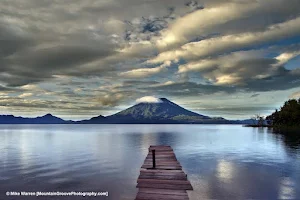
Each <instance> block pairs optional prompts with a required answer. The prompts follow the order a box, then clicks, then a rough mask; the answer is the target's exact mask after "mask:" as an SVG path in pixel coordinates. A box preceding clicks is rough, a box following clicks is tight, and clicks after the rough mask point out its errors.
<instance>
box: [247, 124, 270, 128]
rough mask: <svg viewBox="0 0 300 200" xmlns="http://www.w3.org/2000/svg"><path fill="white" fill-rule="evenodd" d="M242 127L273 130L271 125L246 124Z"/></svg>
mask: <svg viewBox="0 0 300 200" xmlns="http://www.w3.org/2000/svg"><path fill="white" fill-rule="evenodd" d="M244 127H253V128H260V127H261V128H273V127H274V126H273V125H256V124H246V125H244Z"/></svg>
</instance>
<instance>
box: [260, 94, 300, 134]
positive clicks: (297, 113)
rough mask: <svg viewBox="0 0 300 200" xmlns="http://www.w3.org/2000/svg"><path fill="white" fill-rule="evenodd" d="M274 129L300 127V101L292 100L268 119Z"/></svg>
mask: <svg viewBox="0 0 300 200" xmlns="http://www.w3.org/2000/svg"><path fill="white" fill-rule="evenodd" d="M266 119H267V120H268V121H270V123H271V124H272V125H273V126H274V127H282V128H291V129H292V128H299V127H300V99H298V100H296V99H291V100H288V101H286V102H285V103H284V105H283V106H282V107H281V108H280V110H279V111H278V110H276V111H275V112H274V113H272V114H271V115H270V116H268V117H267V118H266Z"/></svg>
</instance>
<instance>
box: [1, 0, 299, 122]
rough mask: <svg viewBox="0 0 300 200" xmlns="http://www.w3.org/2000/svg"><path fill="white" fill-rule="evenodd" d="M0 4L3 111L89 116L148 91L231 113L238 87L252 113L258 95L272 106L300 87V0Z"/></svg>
mask: <svg viewBox="0 0 300 200" xmlns="http://www.w3.org/2000/svg"><path fill="white" fill-rule="evenodd" d="M33 11H34V12H33ZM0 13H1V19H0V38H1V39H0V46H1V48H0V97H1V99H0V102H1V105H0V107H1V110H2V112H3V113H7V114H9V113H12V114H17V115H21V114H25V115H36V114H39V113H42V114H45V113H48V112H53V113H54V114H55V113H56V114H59V115H61V116H73V115H80V116H84V117H82V118H87V116H88V117H90V116H94V115H99V114H103V115H106V114H112V113H114V112H116V111H118V110H120V109H123V108H126V107H127V106H130V105H132V104H133V103H134V102H135V100H136V99H137V98H140V97H141V96H148V95H151V96H160V97H167V98H170V99H171V100H174V101H175V102H177V101H178V102H179V103H180V104H182V105H184V106H185V107H187V108H190V109H193V110H195V111H199V112H202V111H205V112H207V113H205V114H207V115H209V114H210V113H209V112H211V114H213V112H214V111H213V110H216V113H219V114H220V115H222V113H224V117H226V116H229V117H230V116H231V115H235V113H233V112H231V113H230V112H229V111H228V110H229V109H232V110H234V105H232V104H230V101H232V99H230V98H229V97H231V96H232V95H235V94H243V95H241V96H242V97H241V98H240V99H239V102H236V105H238V106H237V107H239V108H243V107H244V108H249V109H248V110H249V112H248V111H247V115H249V114H251V108H252V107H251V106H246V105H243V104H245V102H246V101H247V100H248V99H249V97H250V96H251V95H252V98H254V97H255V100H256V101H262V103H261V104H259V105H257V106H254V107H256V108H257V109H258V110H259V108H263V110H264V112H267V110H268V109H266V108H269V107H272V105H274V106H275V105H276V106H277V105H279V103H280V102H278V101H279V100H280V101H283V100H285V99H283V97H288V96H290V95H291V94H292V93H294V92H297V91H299V89H300V69H299V68H300V66H299V63H297V59H299V56H300V37H299V35H300V28H299V27H300V15H299V13H300V1H299V0H289V2H288V3H287V2H286V1H285V0H255V1H247V0H240V1H237V0H202V1H197V0H183V1H182V0H165V1H158V0H151V1H141V0H107V1H99V0H86V1H81V0H67V1H41V0H26V1H17V0H3V1H1V5H0ZM258 93H259V95H256V94H258ZM266 93H268V95H269V96H268V101H263V98H265V94H266ZM269 93H271V94H269ZM279 93H280V96H279V95H278V94H279ZM218 95H221V97H222V98H221V97H220V96H218ZM198 98H199V99H203V98H205V99H206V100H205V101H206V102H207V103H206V104H205V106H206V107H207V108H208V109H206V110H205V109H204V108H203V106H202V104H203V102H197V103H193V100H192V99H198ZM214 98H217V99H218V101H217V100H216V101H213V100H214ZM224 98H229V99H230V101H229V100H228V101H225V100H222V99H224ZM275 99H276V100H275ZM275 101H276V102H275ZM209 103H211V104H212V105H209ZM220 104H224V105H222V108H224V109H222V108H221V107H220ZM270 104H272V105H270ZM199 108H201V109H199ZM225 108H226V109H225ZM227 108H228V109H227ZM272 108H273V107H272ZM253 110H255V108H253ZM253 112H254V111H253ZM216 113H215V114H216ZM0 114H1V113H0ZM80 116H77V117H78V118H80ZM235 116H236V115H235Z"/></svg>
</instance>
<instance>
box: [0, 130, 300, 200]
mask: <svg viewBox="0 0 300 200" xmlns="http://www.w3.org/2000/svg"><path fill="white" fill-rule="evenodd" d="M158 144H161V145H171V146H172V147H173V148H174V150H175V153H176V156H177V158H178V160H179V161H180V162H181V164H182V166H183V168H184V170H185V172H187V174H188V178H189V180H190V181H191V182H192V185H193V187H194V191H192V192H189V196H190V199H192V200H196V199H278V198H281V199H286V198H296V199H297V198H298V199H299V198H300V189H299V188H300V161H299V155H300V152H299V149H300V140H299V139H298V138H297V137H295V135H287V134H281V133H280V134H278V132H276V131H273V130H272V129H265V128H263V129H252V128H244V127H242V126H230V125H220V126H215V125H117V126H116V125H78V126H77V125H76V126H69V125H56V126H47V125H46V126H45V125H44V126H38V125H35V126H28V125H25V126H24V125H23V126H5V125H2V126H1V128H0V150H1V151H0V199H3V196H1V195H3V194H4V192H5V191H7V190H12V189H13V190H16V191H21V190H31V191H36V190H41V191H51V190H61V191H70V190H76V191H99V190H107V191H109V193H110V196H109V198H107V199H113V200H115V199H116V200H120V199H121V200H122V199H134V197H135V194H136V192H137V189H136V188H135V186H136V180H137V177H138V175H139V168H140V166H141V165H142V163H143V160H144V159H145V156H146V154H147V148H148V147H149V146H150V145H158ZM75 199H76V198H75ZM79 199H80V198H79Z"/></svg>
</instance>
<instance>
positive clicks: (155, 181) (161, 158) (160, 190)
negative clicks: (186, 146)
mask: <svg viewBox="0 0 300 200" xmlns="http://www.w3.org/2000/svg"><path fill="white" fill-rule="evenodd" d="M153 150H155V169H154V168H153V159H152V158H153V155H152V152H153ZM137 188H139V192H138V194H137V196H136V200H167V199H168V200H188V199H189V197H188V194H187V192H186V190H193V187H192V185H191V183H190V181H188V180H187V175H186V174H185V173H184V172H183V171H182V166H181V165H180V162H179V161H178V160H177V158H176V156H175V154H174V151H173V149H172V148H171V147H170V146H150V147H149V152H148V155H147V156H146V159H145V161H144V164H143V165H142V167H141V170H140V176H139V178H138V180H137Z"/></svg>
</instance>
